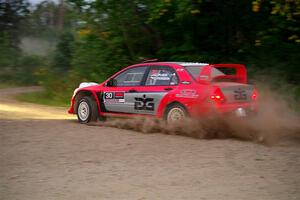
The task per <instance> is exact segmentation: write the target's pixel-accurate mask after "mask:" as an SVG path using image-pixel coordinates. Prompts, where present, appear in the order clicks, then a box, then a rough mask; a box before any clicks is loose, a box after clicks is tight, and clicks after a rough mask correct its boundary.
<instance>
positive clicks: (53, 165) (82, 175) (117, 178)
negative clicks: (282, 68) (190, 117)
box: [0, 87, 300, 200]
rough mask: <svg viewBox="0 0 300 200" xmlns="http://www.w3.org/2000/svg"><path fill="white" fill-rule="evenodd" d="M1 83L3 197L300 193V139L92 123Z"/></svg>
mask: <svg viewBox="0 0 300 200" xmlns="http://www.w3.org/2000/svg"><path fill="white" fill-rule="evenodd" d="M33 90H39V88H34V87H32V88H16V89H1V90H0V199H1V200H15V199H19V200H50V199H53V200H54V199H55V200H59V199H68V200H83V199H87V200H90V199H95V200H96V199H97V200H99V199H116V200H118V199H122V200H123V199H128V200H146V199H148V200H155V199H163V200H168V199H170V200H174V199H188V200H190V199H191V200H192V199H203V200H204V199H213V200H216V199H245V200H247V199H249V200H250V199H251V200H252V199H255V200H260V199H261V200H268V199H270V200H271V199H272V200H276V199H280V200H284V199H286V200H292V199H295V200H296V199H300V190H299V189H300V145H299V143H287V142H282V143H279V144H277V145H275V146H271V147H269V146H264V145H261V144H255V143H252V142H243V141H238V140H232V139H226V140H220V139H215V140H199V139H193V138H189V137H184V136H174V135H163V134H143V133H139V132H133V131H129V130H122V129H116V128H110V127H99V126H86V125H81V124H78V123H76V120H75V119H74V118H73V119H72V117H70V116H68V115H67V114H66V110H65V109H63V108H53V107H47V106H40V105H34V104H27V103H20V102H18V101H15V100H14V99H13V96H14V95H15V94H18V93H20V92H29V91H33Z"/></svg>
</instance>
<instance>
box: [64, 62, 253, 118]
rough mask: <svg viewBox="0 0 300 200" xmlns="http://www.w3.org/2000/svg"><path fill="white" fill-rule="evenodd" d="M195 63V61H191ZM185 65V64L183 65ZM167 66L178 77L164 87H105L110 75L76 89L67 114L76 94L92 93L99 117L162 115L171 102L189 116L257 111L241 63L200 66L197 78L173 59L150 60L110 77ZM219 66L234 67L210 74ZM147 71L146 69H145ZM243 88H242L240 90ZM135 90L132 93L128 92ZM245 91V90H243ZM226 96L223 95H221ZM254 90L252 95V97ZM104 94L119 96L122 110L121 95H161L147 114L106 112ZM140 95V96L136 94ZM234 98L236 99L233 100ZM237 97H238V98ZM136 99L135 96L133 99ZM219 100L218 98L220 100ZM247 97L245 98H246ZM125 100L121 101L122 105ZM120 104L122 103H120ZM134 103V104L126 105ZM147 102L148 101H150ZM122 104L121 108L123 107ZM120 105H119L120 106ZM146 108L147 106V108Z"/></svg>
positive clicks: (72, 108) (244, 69) (70, 110)
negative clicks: (174, 82) (98, 81)
mask: <svg viewBox="0 0 300 200" xmlns="http://www.w3.org/2000/svg"><path fill="white" fill-rule="evenodd" d="M192 64H195V63H192ZM186 65H188V64H186ZM160 66H166V67H169V68H171V69H173V70H174V71H175V72H176V74H177V77H178V84H177V85H164V86H146V85H141V86H121V87H118V86H110V87H109V86H107V83H108V81H109V80H111V78H109V79H107V80H106V81H104V82H103V83H101V84H99V85H95V86H88V87H83V88H77V89H76V90H75V91H74V94H73V96H72V99H71V106H70V109H69V111H68V112H69V113H70V114H75V113H76V102H75V101H76V100H77V99H78V98H77V97H78V96H79V95H84V94H89V95H92V96H93V97H94V99H95V101H96V103H97V107H98V113H99V115H100V116H140V115H141V116H150V117H157V118H163V117H164V113H165V109H166V108H167V106H168V105H170V104H171V103H174V102H176V103H180V104H182V105H183V106H184V107H185V108H186V110H187V112H188V113H189V115H190V116H192V117H201V116H206V115H207V114H208V113H211V112H214V113H215V112H216V113H222V114H223V113H231V112H234V111H235V110H236V109H238V108H243V109H246V110H249V111H251V112H256V110H257V102H256V96H257V93H256V91H255V89H254V87H253V86H251V85H247V84H246V83H247V71H246V68H245V66H244V65H240V64H207V65H203V66H201V67H202V68H201V71H200V73H199V75H198V76H197V77H193V76H192V75H191V74H190V73H189V71H188V70H187V69H186V68H185V67H184V66H183V65H181V64H180V63H175V62H150V63H141V64H136V65H132V66H129V67H127V68H125V69H123V70H121V71H119V72H118V73H116V74H115V75H113V76H112V78H114V77H117V76H118V75H119V74H121V73H123V72H125V71H126V70H128V69H132V68H136V67H160ZM218 68H230V69H233V70H235V73H234V74H233V75H217V76H213V71H214V70H215V69H218ZM148 73H149V71H148ZM223 79H230V80H232V82H222V80H223ZM241 88H242V89H241ZM132 89H134V92H133V93H130V92H131V90H132ZM218 91H221V92H220V95H221V96H222V98H223V99H222V98H221V97H220V95H218V94H216V95H215V97H216V99H214V93H218ZM245 91H246V92H245ZM223 93H224V94H225V95H224V94H223ZM254 93H255V98H254ZM103 94H109V95H111V94H113V95H119V96H116V97H115V99H114V101H115V100H118V98H121V100H122V102H121V100H120V99H119V100H118V101H120V102H121V103H120V102H119V103H118V105H117V106H119V107H120V109H121V110H124V107H125V106H126V105H124V104H125V103H126V102H125V103H124V101H126V100H125V97H124V95H127V94H130V95H134V94H137V95H140V94H144V96H143V98H146V96H147V97H150V98H152V97H153V98H152V99H154V101H156V100H155V98H156V96H159V97H157V98H160V100H159V101H157V104H155V105H154V107H155V111H154V112H151V114H149V113H148V111H147V112H146V111H145V112H146V114H145V113H143V112H134V113H130V112H122V111H120V112H118V110H117V111H112V112H111V111H108V110H106V108H105V107H106V106H107V107H109V106H112V104H113V103H111V104H107V105H105V106H103V102H106V100H105V98H106V97H103ZM139 98H141V96H139ZM234 98H235V99H234ZM239 98H240V99H239ZM123 99H124V100H123ZM135 99H137V98H135ZM219 99H220V101H219ZM245 99H247V100H245ZM123 103H124V104H123ZM120 104H122V105H120ZM128 105H130V106H133V103H132V102H131V104H128ZM149 105H150V104H149ZM122 106H123V107H122ZM121 107H122V108H121ZM125 109H126V108H125ZM146 109H147V108H146Z"/></svg>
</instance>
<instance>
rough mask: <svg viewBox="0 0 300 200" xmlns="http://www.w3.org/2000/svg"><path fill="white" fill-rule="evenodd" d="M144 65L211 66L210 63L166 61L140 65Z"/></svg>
mask: <svg viewBox="0 0 300 200" xmlns="http://www.w3.org/2000/svg"><path fill="white" fill-rule="evenodd" d="M143 64H147V65H151V64H152V65H161V64H177V65H181V66H183V67H185V66H189V67H193V66H195V67H197V66H205V65H209V64H208V63H200V62H174V61H171V62H168V61H164V62H145V63H140V64H138V65H143Z"/></svg>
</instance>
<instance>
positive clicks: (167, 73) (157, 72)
mask: <svg viewBox="0 0 300 200" xmlns="http://www.w3.org/2000/svg"><path fill="white" fill-rule="evenodd" d="M177 84H178V78H177V74H176V72H175V70H173V69H172V68H169V67H155V68H152V69H150V71H149V74H148V77H147V80H146V85H147V86H151V85H153V86H160V85H161V86H164V85H177Z"/></svg>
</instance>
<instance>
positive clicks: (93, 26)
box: [0, 0, 300, 102]
mask: <svg viewBox="0 0 300 200" xmlns="http://www.w3.org/2000/svg"><path fill="white" fill-rule="evenodd" d="M149 58H157V59H159V60H161V61H189V62H209V63H243V64H246V65H247V68H248V71H249V74H250V77H251V79H253V80H255V79H256V78H257V77H261V76H263V77H268V81H270V82H272V84H273V86H274V88H276V87H279V86H280V85H281V84H288V85H291V87H289V88H292V89H291V91H289V92H290V93H293V94H295V97H296V98H298V99H299V96H300V0H242V1H241V0H89V1H85V0H59V1H58V2H56V3H53V2H52V1H44V2H42V3H40V4H38V5H34V6H33V5H30V3H29V2H28V1H27V0H0V81H1V84H2V85H4V84H13V85H42V86H43V87H44V88H45V91H44V92H43V93H42V94H39V96H35V98H41V99H43V98H44V99H48V100H49V101H52V102H68V101H69V98H70V96H71V95H72V91H73V90H74V88H76V87H77V86H78V84H79V83H80V82H83V81H95V82H101V81H103V80H104V79H106V78H107V77H108V76H110V75H111V74H112V73H114V72H116V71H118V70H120V69H121V68H124V67H126V66H128V65H130V64H133V63H138V62H141V61H142V60H144V59H149Z"/></svg>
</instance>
